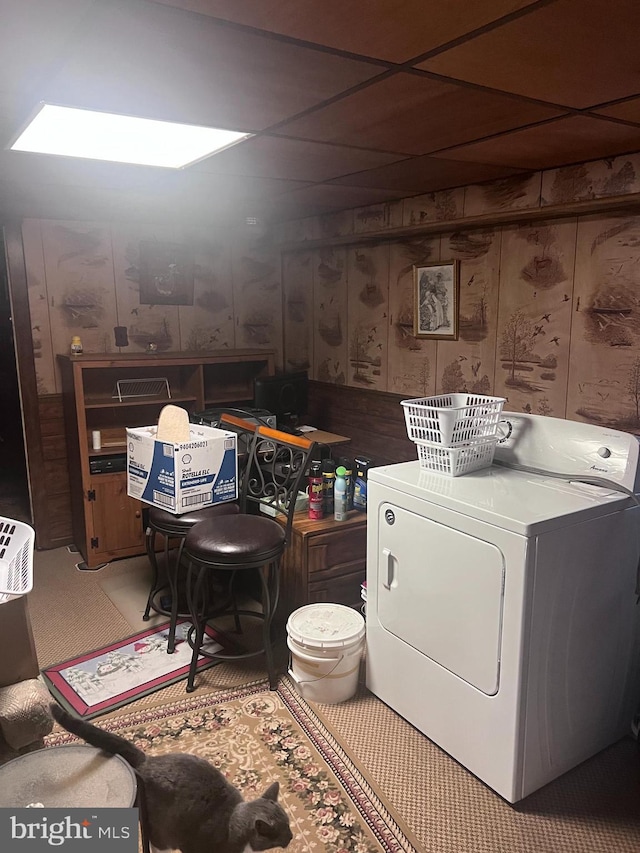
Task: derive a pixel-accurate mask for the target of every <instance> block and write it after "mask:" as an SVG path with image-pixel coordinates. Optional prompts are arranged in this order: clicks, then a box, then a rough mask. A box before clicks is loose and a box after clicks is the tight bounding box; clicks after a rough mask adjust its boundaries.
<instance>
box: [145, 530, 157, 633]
mask: <svg viewBox="0 0 640 853" xmlns="http://www.w3.org/2000/svg"><path fill="white" fill-rule="evenodd" d="M145 541H146V546H147V556H148V557H149V562H150V563H151V568H152V569H153V580H152V581H151V589H150V590H149V597H148V598H147V606H146V607H145V610H144V614H143V616H142V618H143V619H144V621H145V622H148V621H149V614H150V613H151V603H152V601H153V596H154V595H155V594H156V592H157V589H158V561H157V559H156V532H155V530H152V529H151V528H150V527H147V530H146V535H145Z"/></svg>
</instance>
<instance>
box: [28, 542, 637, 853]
mask: <svg viewBox="0 0 640 853" xmlns="http://www.w3.org/2000/svg"><path fill="white" fill-rule="evenodd" d="M75 562H77V555H71V554H68V553H67V551H66V549H59V550H56V551H46V552H39V553H38V554H36V560H35V566H36V575H35V584H34V590H33V592H32V593H31V594H30V596H29V607H30V612H31V617H32V622H33V626H34V634H35V640H36V647H37V650H38V655H39V663H40V666H41V667H45V666H48V665H50V664H53V663H58V662H59V661H62V660H66V659H67V658H69V657H72V656H73V655H77V654H80V653H82V652H85V651H87V650H88V649H93V648H97V647H99V646H102V645H105V644H106V643H108V642H113V641H115V640H120V639H124V638H125V637H127V636H129V635H130V634H131V633H132V627H133V626H132V625H131V624H130V622H129V618H131V611H130V610H128V607H129V604H130V602H129V604H128V605H127V608H126V609H127V616H124V615H123V614H122V613H121V612H120V611H119V610H118V608H117V607H116V605H115V604H114V601H113V600H112V598H111V597H110V595H111V596H114V593H113V588H111V584H110V581H111V579H112V578H114V579H115V578H129V579H130V580H131V583H132V587H135V586H137V587H138V589H139V590H140V589H142V587H141V585H140V577H142V576H147V574H146V573H147V572H148V567H147V561H146V559H145V558H136V559H131V560H121V561H118V562H115V563H113V564H111V565H109V566H107V567H106V568H104V569H102V570H101V571H100V572H97V573H82V572H79V571H77V570H76V569H75ZM105 584H106V587H107V589H110V594H108V593H107V592H106V591H105ZM114 584H115V586H118V587H120V592H118V594H117V595H115V596H114V597H115V598H118V597H119V596H120V595H121V590H122V587H121V586H120V583H119V582H118V581H114ZM125 586H126V585H125ZM138 594H139V593H138ZM144 595H145V597H146V589H145V590H144ZM126 597H127V594H126V593H125V598H126ZM140 606H142V607H144V602H142V604H141V602H140V601H138V602H137V604H135V605H134V610H135V609H136V608H137V609H139V608H140ZM140 612H141V611H140ZM280 661H281V664H282V666H283V669H284V668H286V666H285V665H286V648H284V645H283V647H282V648H281V649H280ZM264 676H265V671H264V666H263V660H262V658H255V659H253V660H249V661H245V662H244V663H243V664H242V665H232V664H226V663H225V664H221V665H219V666H216V667H214V668H213V669H210V670H207V671H206V672H205V673H202V674H201V675H200V676H199V678H198V681H197V689H196V692H195V693H194V694H192V696H196V697H197V696H204V695H206V694H208V693H212V692H218V691H222V692H224V691H226V690H229V689H230V688H235V687H238V686H241V685H244V684H247V683H249V682H252V681H256V680H259V679H262V678H264ZM185 695H186V694H185V692H184V684H183V683H182V682H180V683H178V684H175V685H172V686H170V687H168V688H166V689H165V690H162V691H159V692H157V693H154V694H152V695H151V696H149V697H146V698H144V699H141V700H138V701H137V702H135V703H132V704H131V705H129V706H127V708H126V709H125V710H126V712H127V713H133V712H136V711H138V710H144V709H148V708H151V707H155V706H157V705H159V704H164V703H168V702H174V701H178V700H182V699H184V698H185ZM315 710H316V712H317V714H318V715H319V717H320V718H321V719H322V720H323V721H324V722H325V724H326V725H327V726H328V728H329V730H330V731H331V732H332V733H333V734H334V735H335V737H336V738H337V739H338V740H339V741H340V743H342V744H343V746H344V747H345V749H346V750H347V752H348V753H349V754H350V755H351V756H352V758H353V759H354V760H355V762H356V763H357V764H358V765H359V766H360V768H361V769H362V771H363V772H364V773H365V774H366V775H367V776H368V777H369V779H371V781H372V783H373V784H374V785H375V787H376V788H377V790H378V791H380V792H381V794H382V796H383V798H384V799H385V801H386V803H387V805H388V806H389V808H390V809H391V811H392V812H394V813H395V814H396V815H397V816H398V818H399V819H400V820H401V821H402V822H404V824H406V826H407V827H408V829H409V831H411V832H412V833H413V835H414V836H415V838H416V839H417V846H418V848H419V849H420V850H423V851H425V853H426V851H429V853H431V851H433V853H560V851H567V852H568V853H638V851H639V850H640V760H639V757H638V755H637V752H636V744H635V743H634V742H633V741H632V740H631V739H627V740H623V741H621V742H620V743H618V744H616V745H615V746H613V747H611V748H610V749H608V750H606V751H605V752H603V753H601V754H600V755H598V756H596V757H595V758H593V759H591V760H590V761H587V762H585V763H584V764H583V765H581V766H580V767H578V768H576V769H575V770H573V771H571V772H569V773H567V774H565V776H563V777H562V778H561V779H558V780H556V781H555V782H552V783H551V784H550V785H547V786H546V787H545V788H543V789H542V790H541V791H538V792H536V793H534V794H532V795H531V796H529V797H527V798H526V799H525V800H523V801H522V802H521V803H519V804H518V805H517V806H515V807H514V806H511V805H509V804H507V803H506V802H504V801H503V800H502V799H500V798H499V797H498V796H497V795H496V794H494V793H493V792H492V791H491V790H489V789H488V788H487V787H486V786H485V785H484V784H482V783H481V782H479V781H478V780H477V779H475V778H474V777H473V776H472V775H471V774H469V773H468V772H467V771H466V770H465V769H464V768H463V767H461V766H460V765H458V764H457V763H456V762H455V761H453V760H452V759H451V758H450V757H449V756H448V755H446V754H445V753H444V752H442V751H441V750H440V749H438V747H436V746H435V745H434V744H432V743H431V742H430V741H429V740H428V739H427V738H426V737H424V736H423V735H422V734H420V733H419V732H417V731H416V730H415V729H413V728H412V727H411V726H410V725H409V724H408V723H406V722H405V721H404V720H402V719H401V718H400V717H398V715H397V714H395V713H394V712H393V711H391V710H390V709H389V708H387V707H386V706H385V705H384V704H383V703H381V702H380V701H379V700H377V699H376V698H375V697H374V696H372V695H371V694H370V693H369V692H368V691H367V690H366V688H365V687H364V685H363V684H361V686H360V688H359V692H358V694H357V695H356V696H355V697H354V698H353V699H351V700H349V701H348V702H344V703H342V704H340V705H318V706H316V708H315ZM122 713H124V711H120V712H117V713H116V714H114V715H110V716H109V719H111V718H112V717H117V716H119V715H121V714H122ZM104 719H107V718H100V720H101V721H102V720H104ZM468 724H469V729H470V732H471V733H473V719H472V718H470V719H469V723H468ZM326 850H327V853H329V851H330V850H331V848H330V847H327V848H326ZM318 853H319V851H318Z"/></svg>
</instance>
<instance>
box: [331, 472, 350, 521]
mask: <svg viewBox="0 0 640 853" xmlns="http://www.w3.org/2000/svg"><path fill="white" fill-rule="evenodd" d="M346 473H347V470H346V468H345V467H344V466H343V465H339V466H338V467H337V468H336V481H335V483H334V486H333V517H334V519H335V520H336V521H345V520H346V518H347V512H348V505H347V494H348V492H347V481H346V478H345V474H346Z"/></svg>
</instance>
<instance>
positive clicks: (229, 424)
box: [142, 414, 257, 654]
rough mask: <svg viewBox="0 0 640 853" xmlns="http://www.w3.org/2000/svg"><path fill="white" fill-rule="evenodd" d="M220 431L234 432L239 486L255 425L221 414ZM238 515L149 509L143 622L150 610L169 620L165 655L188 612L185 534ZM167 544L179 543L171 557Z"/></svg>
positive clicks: (228, 508)
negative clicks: (159, 548)
mask: <svg viewBox="0 0 640 853" xmlns="http://www.w3.org/2000/svg"><path fill="white" fill-rule="evenodd" d="M220 427H221V428H224V429H229V430H232V431H233V432H235V433H236V434H237V436H238V441H237V448H238V470H239V482H242V473H241V472H242V469H243V467H244V465H246V462H247V460H248V458H249V449H250V447H251V443H252V442H253V439H254V435H255V432H256V429H257V427H256V426H255V424H252V423H249V422H248V421H245V420H243V419H242V418H238V417H234V416H233V415H229V414H224V415H222V417H221V418H220ZM239 511H240V506H239V504H238V503H237V502H232V501H230V502H228V503H222V504H216V505H215V506H211V507H206V508H205V509H199V510H193V511H192V512H186V513H183V514H182V515H174V514H173V513H170V512H167V511H166V510H163V509H159V508H157V507H151V508H150V509H149V520H148V523H147V530H146V547H147V555H148V557H149V562H150V563H151V567H152V569H153V579H152V581H151V588H150V590H149V596H148V598H147V606H146V608H145V611H144V614H143V616H142V618H143V619H144V621H145V622H147V621H148V620H149V618H150V615H151V610H154V611H155V612H156V613H162V614H164V615H165V616H169V617H170V621H169V637H168V641H167V654H173V652H174V651H175V640H176V625H177V622H178V617H182V616H189V615H190V614H189V612H188V610H187V611H184V610H183V611H182V612H179V600H180V588H179V587H180V584H179V574H180V566H181V564H182V552H183V549H184V542H185V538H186V536H187V533H188V532H189V531H190V530H191V528H192V527H193V526H194V525H195V524H199V523H200V522H202V521H207V520H209V519H217V518H220V517H222V516H230V515H236V514H237V513H238V512H239ZM157 534H160V535H161V536H163V537H164V565H165V570H166V580H165V579H162V578H161V577H160V572H159V570H158V559H157V555H156V535H157ZM170 540H173V541H174V542H175V540H177V541H178V546H177V548H176V551H175V555H173V557H172V555H171V554H170V549H169V545H170ZM167 586H168V587H169V591H170V594H171V609H167V608H165V607H163V606H162V604H161V603H158V601H157V598H158V596H159V594H160V593H161V592H162V591H163V590H165V589H166V588H167Z"/></svg>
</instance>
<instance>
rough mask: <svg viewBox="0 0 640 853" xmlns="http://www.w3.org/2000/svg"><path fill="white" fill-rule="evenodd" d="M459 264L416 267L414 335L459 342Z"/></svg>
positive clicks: (414, 280)
mask: <svg viewBox="0 0 640 853" xmlns="http://www.w3.org/2000/svg"><path fill="white" fill-rule="evenodd" d="M459 267H460V262H459V261H441V262H440V263H437V264H423V265H422V266H414V268H413V334H414V335H415V337H416V338H433V339H434V340H441V341H457V340H458V301H459V294H460V290H459Z"/></svg>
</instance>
